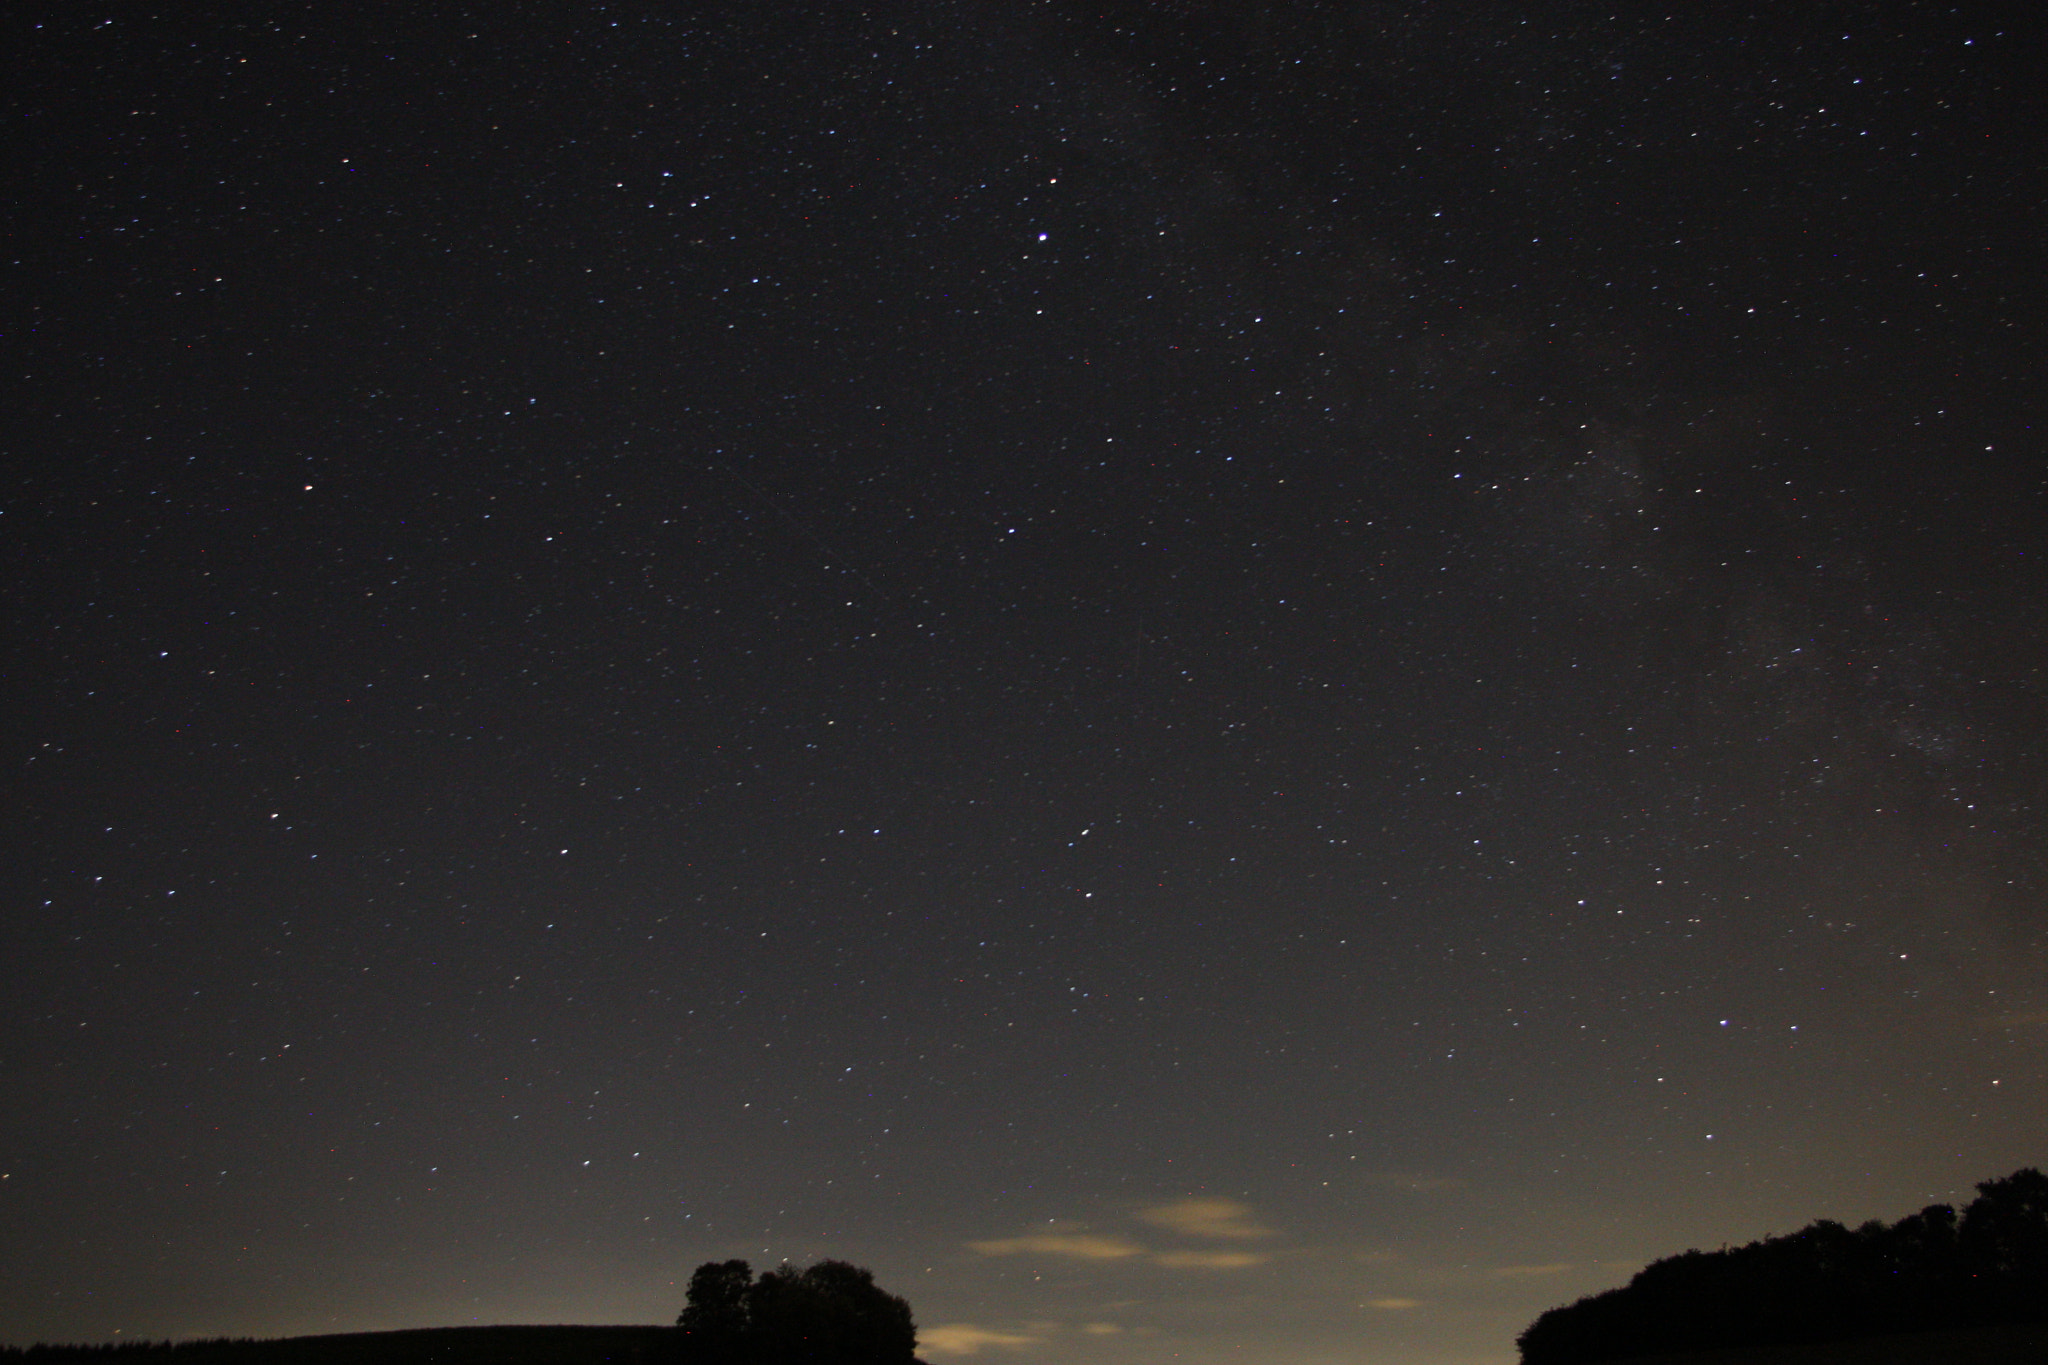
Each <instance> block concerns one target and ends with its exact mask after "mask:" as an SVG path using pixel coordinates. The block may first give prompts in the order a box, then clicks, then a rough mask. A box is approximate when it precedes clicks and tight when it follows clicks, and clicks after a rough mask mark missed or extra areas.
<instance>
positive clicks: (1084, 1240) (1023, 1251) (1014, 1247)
mask: <svg viewBox="0 0 2048 1365" xmlns="http://www.w3.org/2000/svg"><path fill="white" fill-rule="evenodd" d="M967 1245H968V1246H969V1247H970V1248H972V1249H973V1250H975V1251H978V1252H980V1253H981V1254H982V1255H984V1256H1025V1255H1039V1256H1071V1257H1073V1258H1074V1259H1075V1260H1078V1261H1120V1260H1122V1259H1124V1258H1125V1257H1127V1256H1139V1255H1143V1254H1144V1251H1145V1248H1143V1247H1141V1246H1138V1245H1137V1244H1136V1243H1134V1242H1126V1241H1125V1240H1124V1239H1123V1238H1121V1237H1097V1236H1094V1235H1092V1234H1089V1233H1077V1232H1037V1233H1032V1234H1030V1235H1029V1236H1025V1237H998V1238H995V1239H993V1240H991V1241H986V1242H969V1243H968V1244H967Z"/></svg>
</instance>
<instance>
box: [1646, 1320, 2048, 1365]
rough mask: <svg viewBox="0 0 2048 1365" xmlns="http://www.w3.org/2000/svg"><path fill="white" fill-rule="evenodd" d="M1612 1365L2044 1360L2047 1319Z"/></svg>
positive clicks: (2034, 1364) (1967, 1364)
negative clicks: (2000, 1325) (1951, 1330)
mask: <svg viewBox="0 0 2048 1365" xmlns="http://www.w3.org/2000/svg"><path fill="white" fill-rule="evenodd" d="M1614 1365H2048V1324H2043V1323H2017V1324H2008V1325H2006V1326H2002V1327H1969V1328H1963V1329H1961V1330H1958V1331H1953V1332H1909V1333H1906V1334H1904V1335H1901V1336H1893V1337H1863V1338H1860V1339H1858V1340H1855V1341H1824V1342H1819V1343H1815V1344H1811V1345H1804V1346H1752V1347H1744V1348H1740V1349H1735V1350H1727V1351H1688V1352H1684V1353H1682V1354H1678V1355H1661V1356H1633V1357H1630V1358H1629V1359H1628V1360H1626V1361H1616V1362H1614Z"/></svg>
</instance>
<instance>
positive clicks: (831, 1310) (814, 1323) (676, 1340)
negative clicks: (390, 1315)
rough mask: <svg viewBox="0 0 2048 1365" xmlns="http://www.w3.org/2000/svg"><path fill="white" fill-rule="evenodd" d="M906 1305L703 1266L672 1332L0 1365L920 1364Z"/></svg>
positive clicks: (169, 1353)
mask: <svg viewBox="0 0 2048 1365" xmlns="http://www.w3.org/2000/svg"><path fill="white" fill-rule="evenodd" d="M916 1345H917V1329H916V1325H915V1323H914V1322H913V1320H912V1318H911V1313H910V1305H909V1303H908V1302H906V1301H905V1300H903V1299H901V1298H898V1297H897V1296H896V1295H894V1294H890V1293H888V1292H887V1291H885V1290H883V1289H882V1288H881V1287H880V1286H879V1285H877V1284H876V1283H875V1277H874V1275H873V1274H872V1273H871V1272H869V1271H867V1270H864V1269H862V1268H861V1267H860V1266H856V1265H849V1264H847V1263H846V1262H845V1261H820V1262H818V1263H817V1264H816V1265H813V1266H809V1267H806V1268H802V1269H799V1268H797V1267H796V1266H792V1265H789V1264H788V1263H784V1264H783V1265H781V1266H778V1267H777V1268H775V1269H773V1270H769V1271H764V1272H763V1273H762V1274H761V1275H759V1276H758V1277H757V1276H755V1275H754V1273H753V1270H752V1268H751V1267H749V1266H748V1264H747V1263H746V1262H745V1261H711V1262H706V1263H705V1264H703V1265H701V1266H699V1267H698V1268H697V1271H696V1273H695V1274H694V1275H692V1276H691V1278H690V1288H689V1294H688V1301H687V1305H686V1306H685V1308H684V1309H683V1313H682V1316H681V1317H680V1318H678V1319H677V1321H676V1325H675V1326H673V1327H635V1326H626V1327H574V1326H550V1327H429V1328H415V1329H412V1330H409V1331H398V1332H349V1333H337V1334H334V1335H329V1336H309V1337H282V1338H277V1339H273V1340H257V1339H253V1338H227V1337H220V1338H215V1339H212V1340H206V1341H185V1342H169V1341H123V1342H112V1343H107V1344H105V1345H47V1344H38V1345H34V1346H27V1347H21V1346H11V1347H0V1365H88V1362H94V1363H97V1365H924V1363H923V1362H922V1361H920V1360H918V1359H917V1356H916V1355H915V1348H916Z"/></svg>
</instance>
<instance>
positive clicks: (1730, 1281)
mask: <svg viewBox="0 0 2048 1365" xmlns="http://www.w3.org/2000/svg"><path fill="white" fill-rule="evenodd" d="M2021 1322H2048V1176H2044V1175H2042V1174H2041V1172H2040V1171H2038V1170H2035V1169H2034V1168H2032V1167H2027V1168H2025V1169H2022V1170H2018V1171H2015V1172H2013V1173H2012V1174H2011V1175H2009V1176H2006V1177H2005V1178H2004V1179H2002V1180H1987V1181H1985V1182H1983V1183H1982V1184H1980V1185H1978V1186H1977V1198H1976V1199H1975V1200H1973V1201H1972V1202H1971V1203H1970V1205H1969V1207H1968V1208H1966V1209H1964V1210H1963V1213H1962V1216H1961V1217H1960V1218H1958V1217H1957V1216H1956V1211H1955V1209H1954V1208H1952V1207H1950V1206H1949V1205H1947V1204H1931V1205H1929V1206H1928V1207H1926V1208H1924V1209H1922V1210H1920V1212H1918V1213H1916V1214H1912V1215H1910V1216H1908V1217H1905V1218H1901V1219H1900V1220H1899V1221H1898V1222H1896V1223H1892V1224H1889V1225H1887V1224H1885V1223H1883V1222H1881V1221H1877V1220H1872V1221H1871V1222H1868V1223H1865V1224H1863V1225H1862V1226H1861V1227H1858V1228H1848V1227H1844V1226H1843V1225H1842V1224H1840V1223H1835V1222H1829V1221H1826V1220H1822V1221H1820V1222H1816V1223H1812V1224H1809V1225H1808V1226H1806V1227H1804V1228H1801V1229H1800V1230H1799V1231H1797V1232H1794V1233H1790V1234H1788V1235H1786V1236H1783V1237H1766V1238H1764V1239H1763V1240H1762V1241H1758V1242H1751V1243H1749V1244H1748V1245H1747V1246H1740V1247H1729V1248H1724V1249H1722V1250H1720V1251H1688V1252H1686V1253H1685V1254H1683V1255H1681V1256H1672V1257H1667V1258H1666V1259H1664V1260H1661V1261H1653V1262H1651V1263H1650V1264H1649V1265H1648V1266H1646V1267H1644V1268H1643V1270H1642V1271H1640V1272H1639V1273H1638V1274H1637V1275H1636V1277H1635V1278H1634V1279H1632V1280H1630V1281H1629V1282H1628V1284H1627V1285H1625V1286H1623V1287H1622V1288H1619V1289H1610V1290H1608V1291H1607V1292H1605V1293H1603V1294H1595V1295H1592V1296H1591V1297H1588V1298H1583V1299H1580V1300H1579V1301H1578V1302H1576V1303H1572V1304H1567V1305H1565V1306H1563V1307H1561V1308H1553V1309H1551V1310H1550V1311H1549V1312H1547V1313H1545V1314H1543V1315H1542V1316H1541V1317H1539V1318H1537V1319H1536V1321H1535V1322H1533V1323H1531V1324H1530V1325H1529V1327H1528V1329H1527V1330H1525V1331H1524V1332H1523V1333H1522V1334H1521V1336H1520V1337H1518V1338H1516V1344H1517V1345H1518V1346H1520V1347H1521V1352H1522V1365H1583V1363H1584V1362H1590V1361H1602V1360H1620V1359H1624V1358H1626V1357H1629V1356H1646V1355H1662V1354H1666V1353H1670V1352H1675V1351H1699V1350H1712V1349H1724V1348H1728V1347H1750V1346H1770V1345H1780V1344H1789V1343H1799V1342H1817V1341H1835V1340H1842V1339H1845V1338H1850V1337H1861V1336H1877V1335H1886V1334H1892V1333H1899V1332H1921V1331H1934V1330H1940V1329H1944V1328H1959V1327H1985V1326H1992V1325H1997V1324H2004V1323H2021Z"/></svg>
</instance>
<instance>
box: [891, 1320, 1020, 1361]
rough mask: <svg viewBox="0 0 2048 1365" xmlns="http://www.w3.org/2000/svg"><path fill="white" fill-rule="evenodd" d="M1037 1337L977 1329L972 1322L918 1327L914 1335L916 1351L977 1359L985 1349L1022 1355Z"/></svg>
mask: <svg viewBox="0 0 2048 1365" xmlns="http://www.w3.org/2000/svg"><path fill="white" fill-rule="evenodd" d="M1038 1340H1039V1339H1038V1338H1037V1337H1029V1336H1024V1335H1022V1334H1021V1333H1017V1332H998V1331H995V1330H993V1329H991V1328H987V1327H976V1326H975V1325H974V1324H973V1323H971V1322H949V1323H947V1324H946V1325H945V1326H943V1327H920V1328H919V1329H918V1331H917V1348H918V1350H920V1351H926V1352H929V1353H931V1354H932V1355H935V1356H972V1355H980V1354H981V1348H982V1347H984V1346H994V1347H998V1348H1000V1349H1002V1350H1005V1351H1021V1350H1023V1349H1024V1348H1025V1347H1027V1346H1033V1345H1036V1344H1037V1342H1038Z"/></svg>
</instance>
